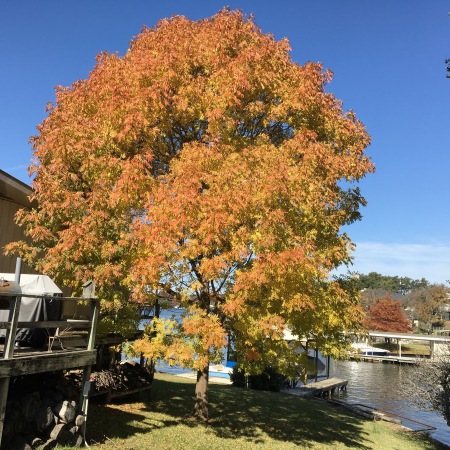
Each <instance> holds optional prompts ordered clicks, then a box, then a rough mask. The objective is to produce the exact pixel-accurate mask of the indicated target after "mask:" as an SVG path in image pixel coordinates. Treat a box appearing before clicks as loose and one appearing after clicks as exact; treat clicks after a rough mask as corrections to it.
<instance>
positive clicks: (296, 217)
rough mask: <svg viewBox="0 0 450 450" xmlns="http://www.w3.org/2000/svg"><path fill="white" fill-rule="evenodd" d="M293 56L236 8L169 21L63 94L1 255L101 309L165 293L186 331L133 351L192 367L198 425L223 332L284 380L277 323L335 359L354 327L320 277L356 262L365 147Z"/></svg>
mask: <svg viewBox="0 0 450 450" xmlns="http://www.w3.org/2000/svg"><path fill="white" fill-rule="evenodd" d="M289 50H290V49H289V44H288V42H287V41H286V40H281V41H276V40H275V39H274V37H273V36H271V35H267V34H263V33H262V32H261V30H260V29H259V28H258V27H257V26H256V25H255V23H254V21H253V19H252V18H251V17H250V18H246V17H245V16H244V15H243V14H242V13H241V12H238V11H230V10H228V9H225V10H222V11H220V12H219V13H218V14H217V15H215V16H213V17H211V18H209V19H206V20H201V21H197V22H193V21H190V20H188V19H187V18H185V17H180V16H176V17H173V18H171V19H166V20H162V21H161V22H159V24H158V25H157V26H156V27H155V28H152V29H144V30H143V31H142V33H141V34H140V35H138V36H137V37H136V38H135V39H134V40H133V41H132V43H131V46H130V49H129V50H128V52H127V53H126V55H124V56H123V57H119V56H117V55H111V54H101V55H100V56H99V57H98V61H97V64H96V66H95V68H94V69H93V71H92V72H91V73H90V75H89V77H88V78H87V79H85V80H81V81H78V82H76V83H74V84H73V85H72V86H70V87H68V88H58V90H57V97H56V104H55V105H51V106H50V110H49V111H50V112H49V115H48V117H47V118H46V119H45V120H44V122H43V123H42V124H41V125H40V126H39V129H38V130H39V134H38V135H37V136H36V137H35V138H34V139H33V145H34V152H35V157H36V162H35V164H34V165H33V167H32V169H31V171H32V172H33V173H35V174H36V178H35V180H34V189H35V194H34V196H35V198H36V200H37V201H38V202H39V208H38V209H35V210H33V211H31V212H26V211H24V212H22V214H21V215H20V218H19V221H20V223H21V224H23V225H24V226H25V227H26V230H27V233H28V234H29V235H30V236H31V237H32V238H33V242H34V245H33V246H32V247H29V246H26V245H25V244H20V243H19V244H17V245H15V246H13V247H11V251H19V252H20V253H21V254H22V256H23V257H25V258H26V259H27V261H28V262H33V261H35V265H36V266H38V267H40V268H41V269H42V270H44V271H45V272H47V273H50V274H53V275H54V276H56V277H57V278H58V279H60V280H63V281H65V282H73V281H74V280H83V279H86V278H93V279H94V280H95V281H96V283H97V285H99V287H100V293H101V295H103V296H104V297H105V298H107V299H111V298H112V296H113V295H116V296H117V295H118V294H117V292H119V293H120V295H119V296H121V298H122V299H123V298H126V296H127V293H128V291H133V295H134V296H135V297H136V298H147V299H148V298H149V295H151V294H152V293H157V292H158V291H161V290H171V292H176V293H177V295H178V297H179V301H180V302H181V306H182V307H184V308H185V309H186V315H185V317H184V320H183V322H182V324H181V325H180V326H179V327H177V326H176V324H167V323H165V324H164V323H156V322H155V325H154V326H155V329H158V330H160V331H161V333H160V334H159V338H158V336H157V337H155V338H154V339H153V341H152V342H151V343H150V344H149V343H146V342H140V345H141V346H142V348H144V347H145V351H146V354H147V355H149V356H152V355H155V354H163V356H164V357H166V358H169V359H171V360H173V361H181V362H183V363H184V364H186V365H189V366H190V367H193V368H194V369H196V370H197V372H198V377H197V385H196V407H195V415H196V417H198V418H200V419H207V418H208V409H207V406H208V402H207V382H208V364H209V362H210V361H211V360H214V359H215V358H217V357H218V354H219V353H220V348H222V347H223V345H224V342H225V338H226V336H227V335H228V334H229V333H232V335H233V338H234V339H235V347H236V352H237V355H238V358H239V361H238V362H239V364H240V365H241V366H243V367H244V368H246V369H247V370H250V368H252V369H253V370H257V369H258V368H262V367H264V366H265V365H266V364H272V365H276V366H277V367H278V368H279V369H280V370H281V371H285V372H288V370H289V367H292V365H294V364H295V363H296V362H297V358H298V355H297V353H296V351H295V348H293V347H292V346H290V345H289V344H288V343H287V342H286V341H285V340H284V339H283V332H284V330H285V329H287V328H289V329H290V331H291V333H293V334H295V335H298V336H300V337H303V336H305V337H308V338H313V339H314V340H315V345H316V346H317V347H319V348H321V349H322V350H323V351H324V352H327V353H332V354H335V355H339V354H340V353H341V352H345V349H346V348H347V344H348V342H347V340H346V339H347V338H346V337H345V336H346V335H345V334H343V333H342V331H349V332H351V331H355V330H358V328H359V325H360V323H361V320H362V319H361V309H360V307H359V304H358V295H357V293H356V291H355V290H353V289H352V288H351V284H350V283H347V282H346V281H345V280H333V279H332V278H331V277H330V272H331V271H332V270H333V269H335V268H336V267H337V266H339V265H340V264H347V263H349V262H350V260H351V251H352V249H353V245H352V242H351V240H350V238H349V236H348V235H347V234H346V233H345V232H342V230H341V228H342V227H343V226H345V225H348V224H350V223H352V222H354V221H355V220H358V219H360V213H359V208H360V206H361V205H364V204H365V201H364V198H363V197H362V196H361V194H360V191H359V189H358V187H357V181H358V180H359V179H361V178H362V177H364V176H365V175H366V174H367V173H369V172H371V171H372V170H373V166H372V163H371V162H370V160H369V159H368V158H367V156H365V154H364V150H365V148H366V147H367V145H368V144H369V140H370V139H369V136H368V134H367V132H366V131H365V129H364V126H363V125H362V124H361V123H360V122H359V121H358V120H357V119H356V117H355V114H354V113H353V112H351V111H349V112H344V111H343V109H342V103H341V102H340V101H339V100H337V99H336V98H335V97H334V96H333V95H332V94H330V93H328V92H326V90H325V88H326V85H327V84H328V82H329V81H330V80H331V75H332V74H331V72H329V71H327V70H323V68H322V66H321V65H320V64H315V63H308V64H306V65H304V66H300V65H298V64H296V63H295V62H293V61H292V59H291V57H290V54H289ZM168 329H169V330H171V336H170V339H167V335H166V333H167V330H168ZM177 333H178V334H177ZM144 344H145V345H144Z"/></svg>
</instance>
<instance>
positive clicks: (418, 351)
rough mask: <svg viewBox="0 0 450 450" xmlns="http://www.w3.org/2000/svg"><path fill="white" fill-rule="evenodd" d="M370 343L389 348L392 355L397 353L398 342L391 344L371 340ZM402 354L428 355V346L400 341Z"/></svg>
mask: <svg viewBox="0 0 450 450" xmlns="http://www.w3.org/2000/svg"><path fill="white" fill-rule="evenodd" d="M370 345H372V346H373V347H377V348H384V349H385V350H389V351H390V352H391V354H392V355H397V354H398V344H397V343H396V342H394V343H391V344H387V343H385V342H372V343H370ZM402 356H412V357H414V356H430V346H429V345H428V344H417V343H408V344H405V343H402Z"/></svg>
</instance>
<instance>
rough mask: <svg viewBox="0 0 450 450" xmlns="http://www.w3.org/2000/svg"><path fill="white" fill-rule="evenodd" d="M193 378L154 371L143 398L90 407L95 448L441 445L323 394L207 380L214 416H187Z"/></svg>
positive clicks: (236, 449)
mask: <svg viewBox="0 0 450 450" xmlns="http://www.w3.org/2000/svg"><path fill="white" fill-rule="evenodd" d="M193 395H194V382H193V380H189V379H184V378H180V377H175V376H171V375H165V374H157V377H156V379H155V381H154V385H153V387H152V394H151V395H149V396H148V398H147V399H146V400H145V401H139V402H135V403H122V404H112V405H107V406H103V405H91V407H90V409H89V420H88V425H87V437H88V442H89V444H90V445H91V448H93V449H102V450H107V449H122V450H131V449H133V450H138V449H159V450H169V449H170V450H176V449H183V450H190V449H193V450H196V449H204V450H210V449H221V450H222V449H224V450H227V449H229V450H240V449H243V450H245V449H275V450H278V449H280V450H285V449H299V448H305V449H319V450H320V449H323V450H325V449H348V448H350V449H352V448H353V449H380V450H387V449H398V450H403V449H411V450H415V449H417V450H419V449H421V450H423V449H429V450H432V449H444V448H448V447H446V446H443V445H439V444H437V443H434V442H432V441H429V440H426V439H421V438H419V437H415V435H414V434H412V433H407V432H401V431H399V430H398V429H393V428H392V427H391V426H387V425H386V424H384V423H380V422H373V421H368V420H365V419H362V418H361V417H358V416H354V415H352V414H351V413H349V412H348V411H346V410H343V409H341V408H339V407H336V406H333V405H331V404H329V403H327V402H326V401H324V400H318V399H304V398H300V397H296V396H293V395H289V394H282V393H272V392H260V391H253V390H245V389H241V388H234V387H232V386H226V385H214V384H212V385H211V386H210V396H209V398H210V403H211V406H210V422H209V424H207V425H203V424H198V423H196V422H193V421H192V420H190V413H191V411H192V407H193Z"/></svg>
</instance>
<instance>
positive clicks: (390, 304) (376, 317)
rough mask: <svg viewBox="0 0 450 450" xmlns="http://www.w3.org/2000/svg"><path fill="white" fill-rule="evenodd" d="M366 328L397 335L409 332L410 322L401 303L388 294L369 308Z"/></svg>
mask: <svg viewBox="0 0 450 450" xmlns="http://www.w3.org/2000/svg"><path fill="white" fill-rule="evenodd" d="M366 326H367V328H368V329H369V330H374V331H391V332H397V333H407V332H409V331H411V322H410V321H409V319H408V318H407V317H406V315H405V312H404V311H403V308H402V305H401V303H400V302H399V301H395V300H394V299H393V298H392V297H391V296H390V295H388V294H387V295H386V296H385V297H384V298H382V299H381V300H380V301H379V302H377V303H375V304H374V305H372V306H371V307H370V309H369V311H368V318H367V323H366Z"/></svg>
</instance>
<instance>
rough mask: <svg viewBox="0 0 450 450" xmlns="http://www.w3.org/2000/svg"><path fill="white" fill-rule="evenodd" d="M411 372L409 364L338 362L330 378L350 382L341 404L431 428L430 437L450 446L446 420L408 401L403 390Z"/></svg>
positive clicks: (408, 424) (410, 425)
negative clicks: (363, 408) (402, 418)
mask: <svg viewBox="0 0 450 450" xmlns="http://www.w3.org/2000/svg"><path fill="white" fill-rule="evenodd" d="M411 370H412V367H411V366H409V365H406V364H405V365H398V364H383V363H370V362H364V361H360V362H356V361H336V362H335V363H334V365H333V369H332V372H331V375H332V376H335V377H338V378H342V379H345V380H348V387H347V392H346V393H343V394H340V397H339V399H340V400H343V401H345V402H348V403H361V404H364V405H367V406H371V407H374V408H376V409H378V410H380V411H385V412H391V413H394V414H398V415H400V416H403V417H405V418H408V419H412V420H415V421H418V422H422V423H425V424H427V425H431V426H433V427H435V428H436V431H434V432H432V433H431V436H432V437H433V438H434V439H436V440H438V441H441V442H443V443H445V444H447V445H450V427H449V426H448V425H447V423H446V422H445V420H444V419H443V418H442V417H441V416H439V415H438V414H435V413H430V412H425V411H421V410H419V409H418V408H417V407H416V406H415V405H414V404H413V403H412V402H411V399H410V398H409V397H408V394H407V392H406V389H404V386H405V385H406V382H407V378H408V376H409V373H410V371H411ZM403 424H404V425H405V426H407V427H409V428H413V429H417V428H422V427H420V426H419V425H416V424H414V423H412V422H408V421H406V420H404V421H403Z"/></svg>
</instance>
